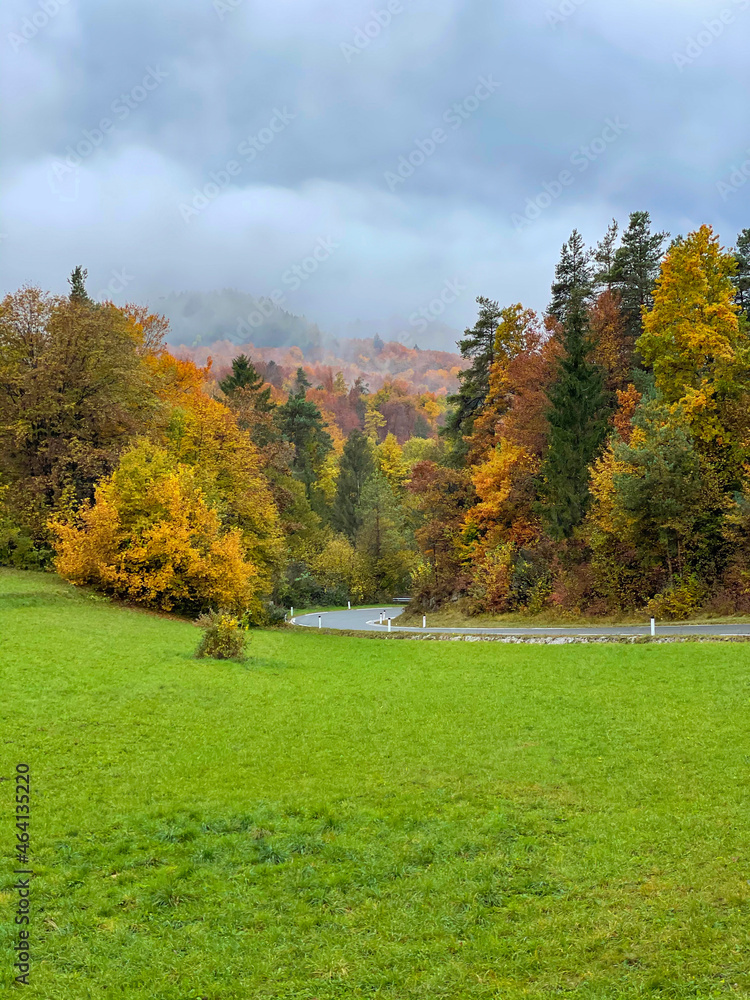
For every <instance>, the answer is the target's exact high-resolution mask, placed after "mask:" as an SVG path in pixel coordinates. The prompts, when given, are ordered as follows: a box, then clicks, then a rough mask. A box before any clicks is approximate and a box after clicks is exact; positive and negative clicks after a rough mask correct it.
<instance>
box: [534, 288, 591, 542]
mask: <svg viewBox="0 0 750 1000" xmlns="http://www.w3.org/2000/svg"><path fill="white" fill-rule="evenodd" d="M587 334H588V319H587V311H586V304H585V299H584V291H583V289H576V290H574V292H573V294H572V296H571V298H570V300H569V302H568V304H567V306H566V319H565V326H564V335H563V346H564V348H565V354H564V356H563V357H562V359H561V360H560V362H559V367H558V377H557V379H556V380H555V382H554V383H553V384H552V386H551V387H550V389H549V391H548V397H549V401H550V404H551V406H550V410H549V411H548V414H547V417H548V421H549V427H550V433H549V440H548V447H547V453H546V456H545V458H544V462H543V464H542V469H541V480H542V483H541V486H540V490H539V493H540V497H541V502H540V503H539V505H538V509H539V512H540V513H541V515H542V518H543V520H544V522H545V525H546V528H547V531H548V533H549V535H550V537H551V538H553V539H555V540H558V541H559V540H560V539H563V538H569V537H570V535H571V534H572V533H573V529H574V528H575V527H576V525H578V524H580V523H581V521H582V520H583V516H584V514H585V512H586V506H587V503H588V500H589V487H588V482H589V465H590V464H591V462H592V461H593V459H594V457H595V456H596V453H597V451H598V450H599V447H600V446H601V444H602V442H603V440H604V436H605V434H606V428H607V423H606V415H607V411H606V405H605V404H606V396H605V392H604V376H603V372H602V370H601V368H599V367H598V366H597V365H595V364H592V363H591V361H590V360H589V354H590V352H591V343H590V341H589V340H588V337H587Z"/></svg>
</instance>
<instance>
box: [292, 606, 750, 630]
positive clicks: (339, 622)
mask: <svg viewBox="0 0 750 1000" xmlns="http://www.w3.org/2000/svg"><path fill="white" fill-rule="evenodd" d="M403 610H404V609H403V607H389V606H388V605H379V606H377V607H374V608H352V610H351V611H323V612H320V614H318V612H313V613H312V614H303V615H295V616H294V618H292V624H293V625H302V626H305V627H306V628H318V627H319V625H320V627H321V628H333V629H345V630H347V631H351V632H387V631H388V625H387V623H386V624H383V625H381V624H380V613H381V611H382V612H383V614H384V618H385V620H386V622H387V619H388V617H389V616H390V618H391V619H393V620H395V619H396V618H397V617H398V616H399V615H400V614H401V613H402V612H403ZM391 629H392V631H394V632H421V633H422V634H424V633H425V632H435V633H443V634H447V635H509V636H524V635H528V636H540V637H541V636H550V637H555V636H561V637H562V636H579V637H581V636H586V637H597V636H648V635H650V634H651V627H650V625H602V626H599V627H598V628H597V627H595V628H590V627H588V626H572V627H565V628H564V627H559V628H450V627H444V628H436V627H432V626H428V627H427V628H426V629H423V628H419V627H418V626H415V625H395V624H393V625H392V626H391ZM656 635H657V636H669V635H700V636H733V635H734V636H736V635H746V636H750V622H748V623H745V624H739V625H657V627H656Z"/></svg>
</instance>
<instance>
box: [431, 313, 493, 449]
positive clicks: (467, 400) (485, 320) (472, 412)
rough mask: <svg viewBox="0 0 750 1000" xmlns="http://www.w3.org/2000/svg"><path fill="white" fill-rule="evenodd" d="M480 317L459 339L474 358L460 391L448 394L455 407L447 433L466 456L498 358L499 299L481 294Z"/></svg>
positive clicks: (461, 378)
mask: <svg viewBox="0 0 750 1000" xmlns="http://www.w3.org/2000/svg"><path fill="white" fill-rule="evenodd" d="M477 303H478V304H479V316H478V318H477V321H476V323H475V324H474V326H473V327H472V328H471V329H470V330H465V331H464V336H463V338H462V339H461V340H459V342H458V348H459V350H460V352H461V356H462V357H463V358H466V359H467V360H470V361H471V364H470V365H469V367H468V368H466V369H465V370H464V371H462V372H460V373H459V376H458V380H459V389H458V392H457V393H455V394H454V395H452V396H449V397H448V402H449V403H450V404H452V406H453V409H452V410H451V411H450V413H449V415H448V419H447V421H446V425H445V429H444V432H443V433H444V434H445V436H446V437H448V438H449V439H450V440H451V442H452V444H453V451H454V455H455V456H456V457H457V458H459V459H460V458H463V457H464V456H465V455H466V451H467V444H466V442H465V440H464V439H465V438H466V437H468V436H470V434H471V431H472V427H473V424H474V419H475V417H476V416H477V413H478V411H479V410H480V409H481V407H482V405H483V403H484V401H485V399H486V398H487V393H488V392H489V389H490V368H491V367H492V363H493V361H494V360H495V333H496V332H497V328H498V325H499V323H500V316H501V313H502V310H501V309H500V306H499V305H498V304H497V302H493V301H492V299H488V298H485V297H484V296H482V295H480V296H479V298H478V299H477Z"/></svg>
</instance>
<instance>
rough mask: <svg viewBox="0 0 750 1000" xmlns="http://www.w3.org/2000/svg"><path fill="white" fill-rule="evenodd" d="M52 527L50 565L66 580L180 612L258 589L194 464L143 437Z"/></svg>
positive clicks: (240, 598) (231, 603) (240, 604)
mask: <svg viewBox="0 0 750 1000" xmlns="http://www.w3.org/2000/svg"><path fill="white" fill-rule="evenodd" d="M52 528H53V530H54V532H55V534H56V536H57V540H58V546H57V558H56V563H55V566H56V569H57V571H58V573H60V575H61V576H63V577H65V579H67V580H70V581H71V583H75V584H90V585H92V586H95V587H97V588H98V589H99V590H102V591H104V592H105V593H108V594H112V595H113V596H116V597H121V598H125V599H128V600H132V601H135V602H137V603H139V604H144V605H146V606H148V607H155V608H160V609H162V610H164V611H172V610H175V611H180V612H186V613H194V612H197V611H200V610H202V609H204V608H206V607H210V606H215V607H226V608H236V609H242V608H247V607H249V606H251V605H252V604H253V602H254V599H256V598H257V596H258V590H259V574H258V569H257V568H256V566H255V565H253V563H252V562H250V561H249V560H248V559H247V558H246V555H245V552H244V546H243V539H242V532H241V531H240V529H239V528H229V529H227V528H224V527H223V526H222V524H221V521H220V519H219V515H218V514H217V512H216V511H215V510H214V509H213V508H212V507H211V506H210V504H209V503H208V500H207V498H206V495H205V493H204V492H203V490H202V489H201V488H200V486H199V485H198V475H197V473H196V471H195V469H193V468H191V467H190V466H188V465H184V464H182V463H179V462H176V461H175V460H174V459H173V458H172V457H171V456H170V455H169V454H168V453H167V452H166V451H165V450H164V449H162V448H159V447H158V446H156V445H154V444H151V443H150V442H147V441H142V442H140V443H139V444H137V445H136V446H135V447H133V448H131V449H130V450H129V451H127V452H126V453H125V454H124V455H123V456H122V459H121V461H120V464H119V466H118V468H117V469H116V471H115V472H114V473H113V474H112V475H111V476H110V477H108V478H107V479H105V480H103V481H102V482H101V483H100V484H99V485H98V486H97V488H96V495H95V501H94V503H93V505H91V506H90V507H88V508H86V509H84V511H83V512H82V513H81V515H80V516H79V518H78V520H77V521H76V522H74V523H65V522H61V521H57V522H53V523H52Z"/></svg>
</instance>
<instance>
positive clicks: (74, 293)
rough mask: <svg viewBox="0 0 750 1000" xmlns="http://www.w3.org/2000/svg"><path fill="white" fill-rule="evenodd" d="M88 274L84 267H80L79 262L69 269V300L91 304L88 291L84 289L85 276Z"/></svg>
mask: <svg viewBox="0 0 750 1000" xmlns="http://www.w3.org/2000/svg"><path fill="white" fill-rule="evenodd" d="M88 276H89V272H88V271H87V270H86V268H85V267H81V265H80V264H78V266H77V267H74V268H73V270H72V271H71V273H70V277H69V278H68V284H69V285H70V301H71V302H79V303H85V304H86V305H91V304H92V303H91V299H90V297H89V293H88V292H87V291H86V278H88Z"/></svg>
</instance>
